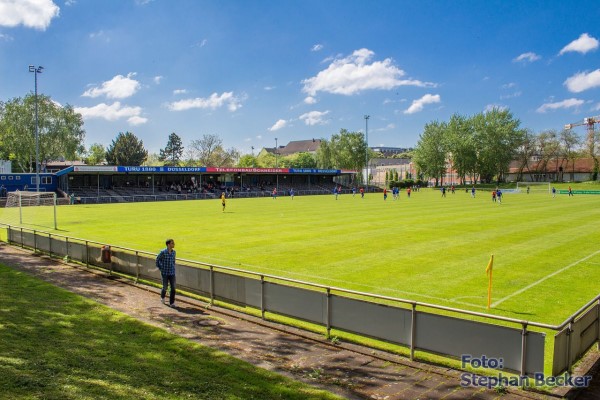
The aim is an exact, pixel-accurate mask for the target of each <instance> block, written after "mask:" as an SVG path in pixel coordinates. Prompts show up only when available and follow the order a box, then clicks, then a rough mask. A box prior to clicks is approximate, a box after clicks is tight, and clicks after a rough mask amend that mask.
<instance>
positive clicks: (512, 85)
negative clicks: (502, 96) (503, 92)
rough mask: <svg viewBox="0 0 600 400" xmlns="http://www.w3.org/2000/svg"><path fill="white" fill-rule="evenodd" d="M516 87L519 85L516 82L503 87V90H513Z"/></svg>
mask: <svg viewBox="0 0 600 400" xmlns="http://www.w3.org/2000/svg"><path fill="white" fill-rule="evenodd" d="M514 87H517V84H516V83H514V82H509V83H505V84H504V85H502V89H512V88H514Z"/></svg>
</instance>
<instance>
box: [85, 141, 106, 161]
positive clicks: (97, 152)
mask: <svg viewBox="0 0 600 400" xmlns="http://www.w3.org/2000/svg"><path fill="white" fill-rule="evenodd" d="M105 159H106V150H105V149H104V146H103V145H101V144H100V143H94V144H92V145H91V146H90V148H89V150H88V151H87V153H86V158H85V162H86V164H87V165H98V164H101V163H102V162H103V161H104V160H105Z"/></svg>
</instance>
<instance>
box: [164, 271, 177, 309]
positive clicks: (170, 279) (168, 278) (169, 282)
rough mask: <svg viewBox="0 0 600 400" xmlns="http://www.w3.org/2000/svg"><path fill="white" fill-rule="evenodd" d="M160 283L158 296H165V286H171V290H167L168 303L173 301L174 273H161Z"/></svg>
mask: <svg viewBox="0 0 600 400" xmlns="http://www.w3.org/2000/svg"><path fill="white" fill-rule="evenodd" d="M162 285H163V287H162V290H161V291H160V298H161V299H164V298H165V296H166V295H167V286H171V291H170V292H169V304H173V303H175V275H162Z"/></svg>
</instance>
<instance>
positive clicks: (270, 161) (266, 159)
mask: <svg viewBox="0 0 600 400" xmlns="http://www.w3.org/2000/svg"><path fill="white" fill-rule="evenodd" d="M256 166H257V167H258V168H275V154H273V153H267V152H263V153H262V154H259V155H258V157H256Z"/></svg>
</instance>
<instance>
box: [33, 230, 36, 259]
mask: <svg viewBox="0 0 600 400" xmlns="http://www.w3.org/2000/svg"><path fill="white" fill-rule="evenodd" d="M33 253H34V254H35V253H37V234H36V233H35V229H34V230H33Z"/></svg>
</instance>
